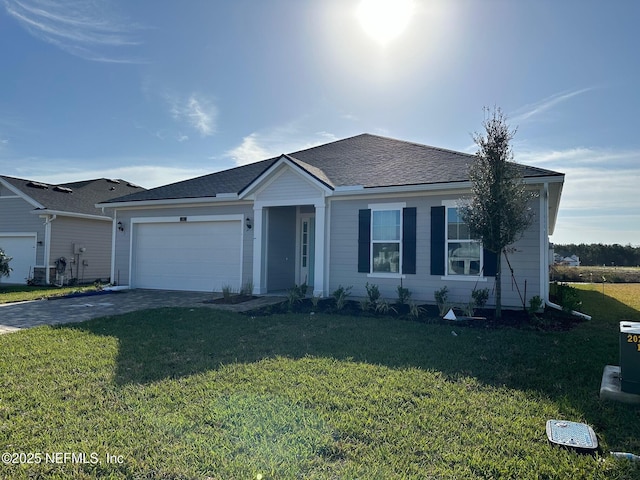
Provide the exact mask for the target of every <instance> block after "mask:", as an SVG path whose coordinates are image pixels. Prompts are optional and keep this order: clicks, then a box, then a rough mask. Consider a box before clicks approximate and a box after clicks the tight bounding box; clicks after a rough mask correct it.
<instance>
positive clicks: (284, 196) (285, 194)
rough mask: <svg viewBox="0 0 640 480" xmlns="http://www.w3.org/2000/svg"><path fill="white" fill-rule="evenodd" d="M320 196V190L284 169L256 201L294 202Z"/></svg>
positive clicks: (261, 192) (258, 195)
mask: <svg viewBox="0 0 640 480" xmlns="http://www.w3.org/2000/svg"><path fill="white" fill-rule="evenodd" d="M321 195H322V191H321V190H320V188H318V187H317V186H315V185H313V184H312V183H311V182H309V181H307V180H306V179H303V178H301V177H300V175H296V174H295V173H293V172H292V171H291V170H289V169H286V170H285V171H284V172H283V173H281V174H280V175H279V176H278V177H277V178H276V179H274V180H273V181H272V182H271V183H270V184H269V185H267V186H266V187H265V188H264V189H263V190H261V191H260V192H259V193H258V194H257V196H256V199H259V200H260V201H262V202H282V201H284V202H290V201H294V202H295V199H311V198H314V199H321V198H322V197H321Z"/></svg>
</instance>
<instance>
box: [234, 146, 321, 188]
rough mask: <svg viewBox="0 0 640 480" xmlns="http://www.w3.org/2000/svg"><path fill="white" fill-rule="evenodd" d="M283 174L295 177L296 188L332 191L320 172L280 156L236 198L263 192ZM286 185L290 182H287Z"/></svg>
mask: <svg viewBox="0 0 640 480" xmlns="http://www.w3.org/2000/svg"><path fill="white" fill-rule="evenodd" d="M285 172H290V175H292V176H293V177H295V179H294V180H293V182H294V183H298V184H299V185H298V188H303V189H304V188H307V189H308V188H313V189H315V190H317V191H318V192H319V191H322V190H324V191H330V190H333V186H332V185H331V183H330V180H329V179H328V178H327V176H326V175H325V174H324V172H323V171H322V170H320V169H318V168H316V167H314V166H312V165H308V164H306V163H304V162H301V161H299V160H296V159H295V158H293V157H291V156H289V155H281V156H280V158H278V160H277V161H276V162H274V163H272V164H271V165H270V166H269V168H268V169H267V170H265V171H264V172H262V173H261V174H260V175H259V176H258V177H256V178H255V179H254V180H253V181H252V182H251V183H250V184H249V185H247V186H246V187H245V188H243V189H242V191H241V192H239V194H238V196H239V197H240V198H247V197H249V196H250V195H252V194H256V193H258V192H264V189H265V188H268V187H269V186H270V184H271V182H274V181H276V179H277V178H279V177H280V176H282V175H284V174H285ZM288 183H292V182H291V181H289V182H288Z"/></svg>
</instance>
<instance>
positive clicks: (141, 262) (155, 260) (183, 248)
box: [131, 215, 243, 292]
mask: <svg viewBox="0 0 640 480" xmlns="http://www.w3.org/2000/svg"><path fill="white" fill-rule="evenodd" d="M233 217H235V216H232V215H227V216H223V215H221V216H219V217H218V218H213V217H181V218H175V219H145V221H144V222H138V223H136V221H135V220H133V221H132V224H133V239H132V245H131V256H132V266H131V269H132V272H131V274H132V276H131V278H132V286H133V287H135V288H149V289H162V290H186V291H195V292H213V291H221V290H222V288H223V287H226V286H229V287H231V288H232V289H233V290H234V291H239V289H240V287H241V278H242V276H241V274H242V272H241V268H242V234H243V228H242V217H241V216H238V218H233Z"/></svg>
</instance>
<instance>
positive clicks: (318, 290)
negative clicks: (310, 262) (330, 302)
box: [313, 203, 327, 297]
mask: <svg viewBox="0 0 640 480" xmlns="http://www.w3.org/2000/svg"><path fill="white" fill-rule="evenodd" d="M315 207H316V235H315V271H314V274H313V295H314V296H320V297H323V296H324V250H325V225H326V222H327V215H326V210H327V209H326V208H325V205H324V203H322V204H316V205H315Z"/></svg>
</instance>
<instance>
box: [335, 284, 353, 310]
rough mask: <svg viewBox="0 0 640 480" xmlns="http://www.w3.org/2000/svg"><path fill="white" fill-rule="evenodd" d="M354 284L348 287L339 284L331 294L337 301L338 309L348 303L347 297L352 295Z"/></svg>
mask: <svg viewBox="0 0 640 480" xmlns="http://www.w3.org/2000/svg"><path fill="white" fill-rule="evenodd" d="M352 288H353V285H349V286H348V287H346V288H345V287H343V286H342V285H338V288H336V289H335V290H334V292H333V293H332V294H331V296H332V297H333V298H334V299H335V301H336V309H338V310H342V309H343V308H344V306H345V305H346V304H347V298H348V297H349V296H350V295H351V289H352Z"/></svg>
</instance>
